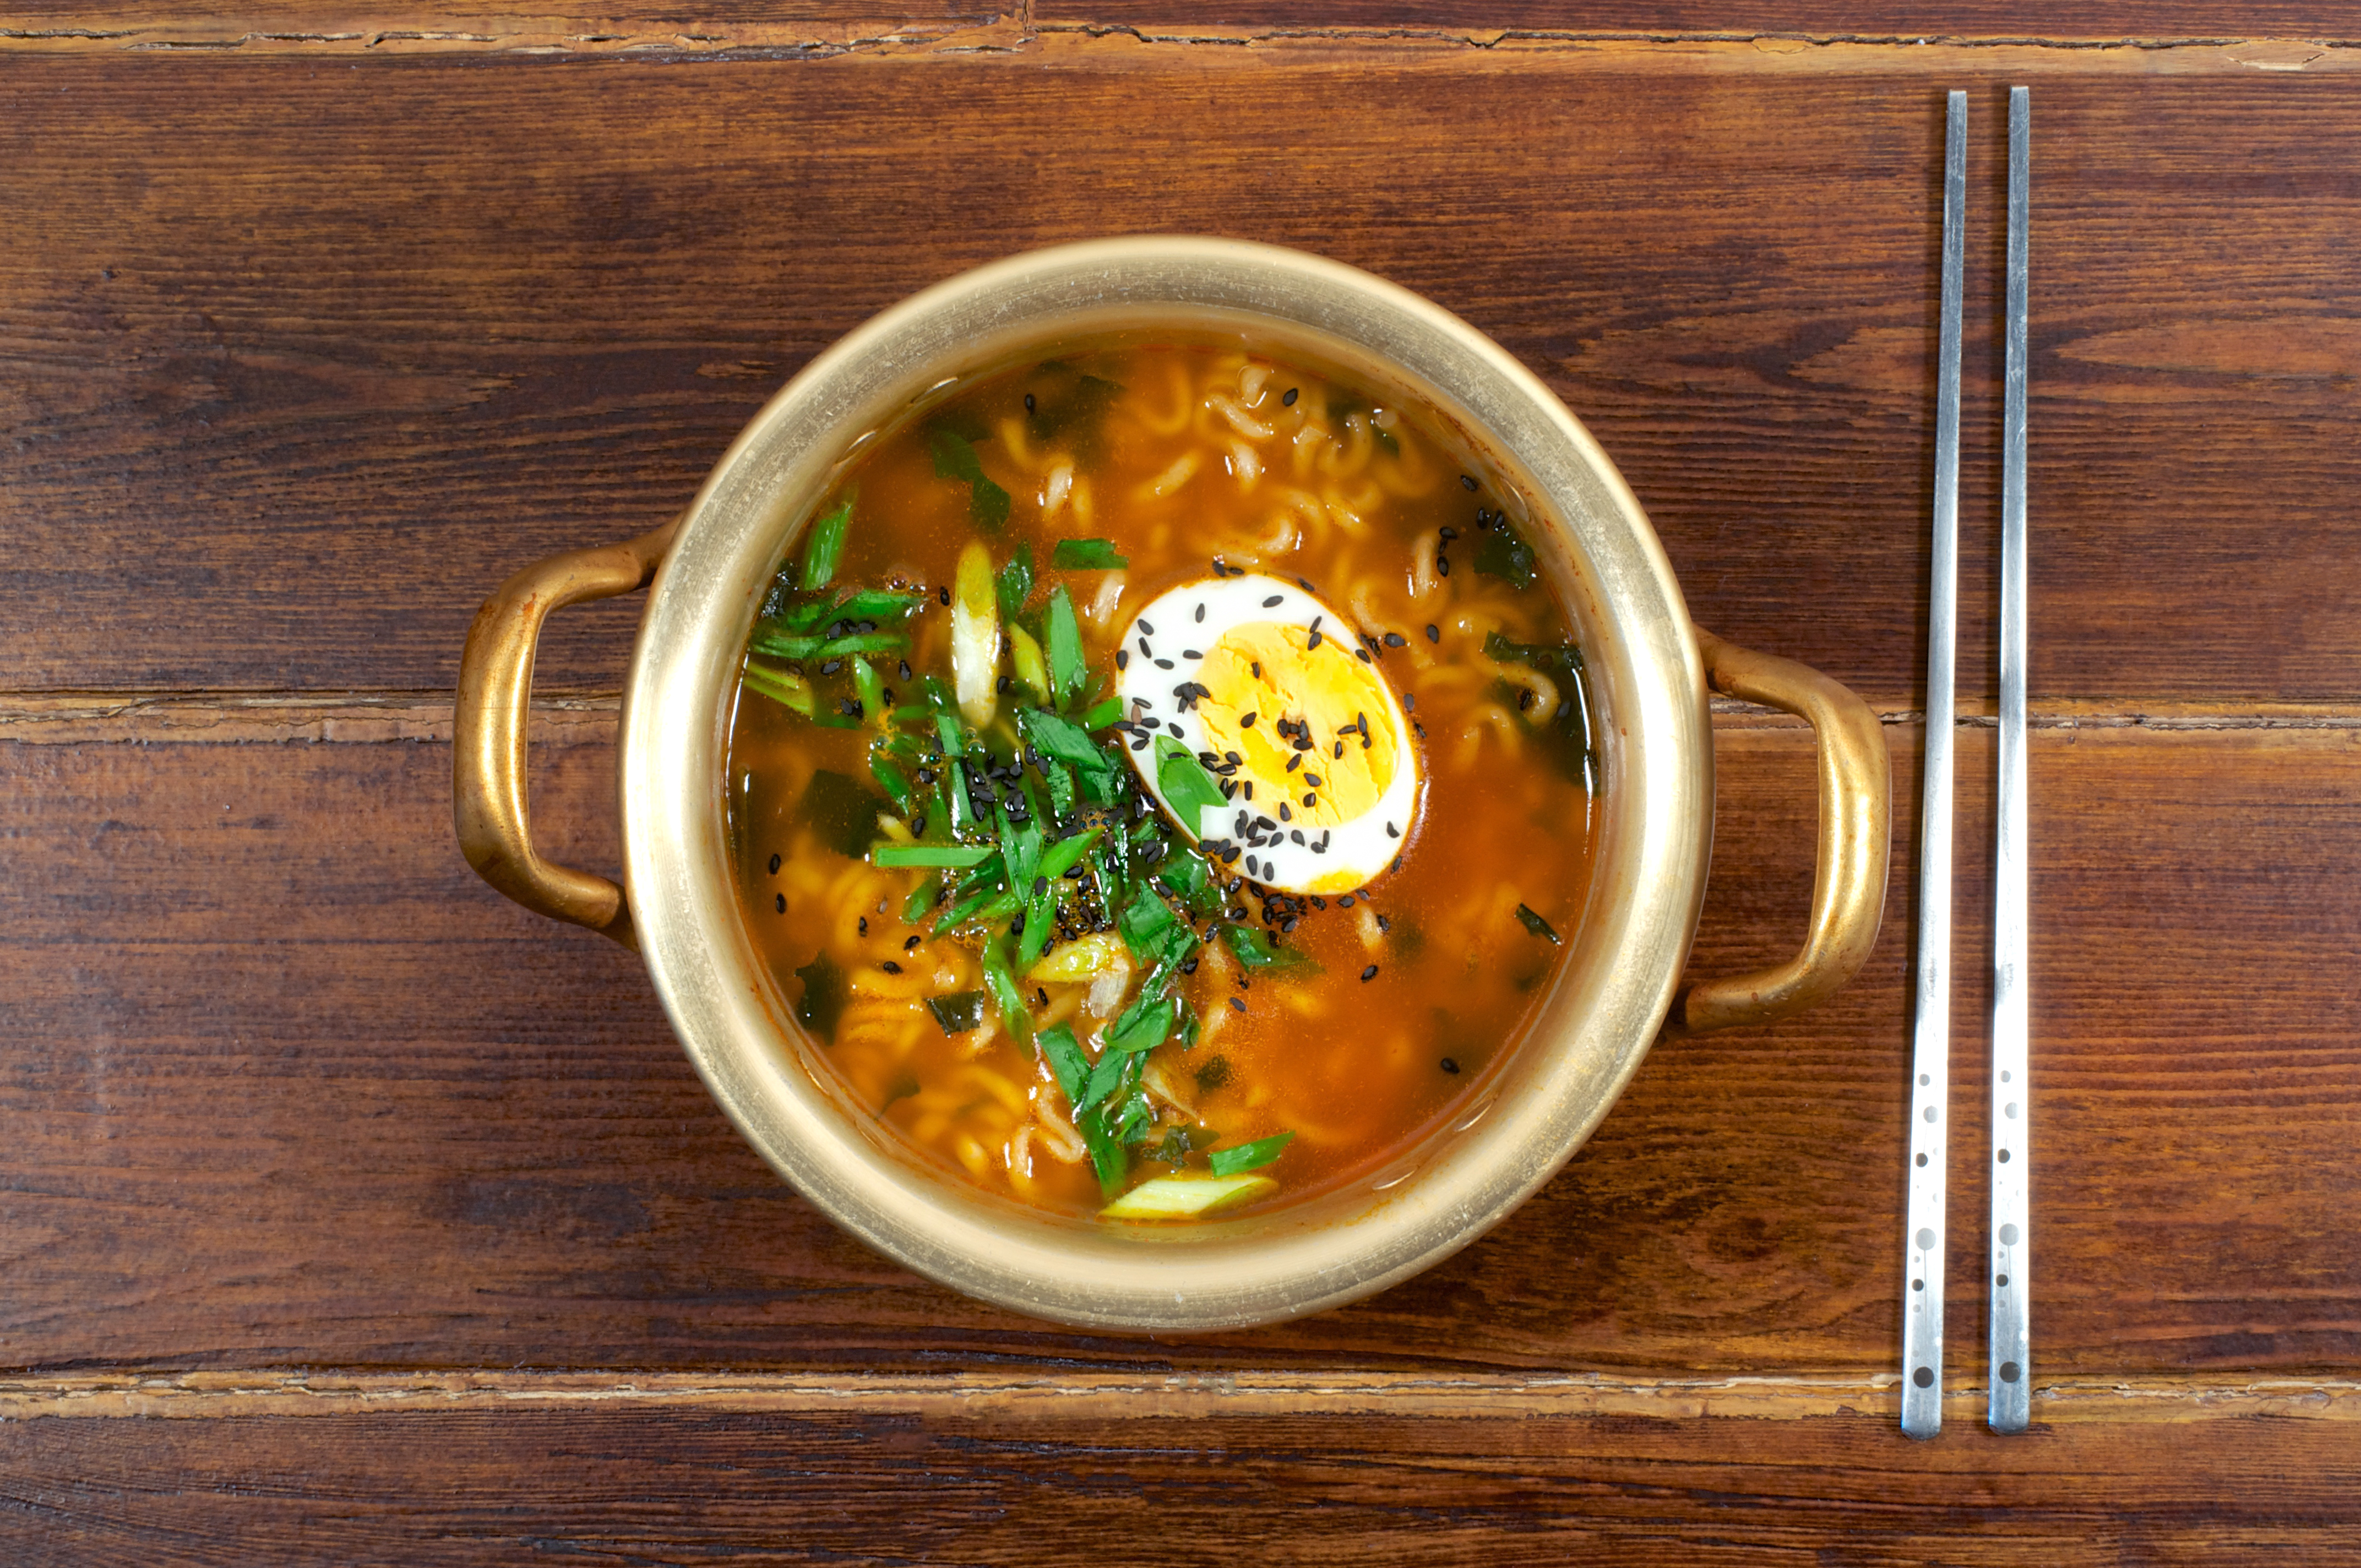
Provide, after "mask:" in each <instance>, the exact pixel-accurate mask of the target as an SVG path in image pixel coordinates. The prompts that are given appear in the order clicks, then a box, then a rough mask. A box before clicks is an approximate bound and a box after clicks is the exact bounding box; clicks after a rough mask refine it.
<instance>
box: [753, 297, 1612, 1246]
mask: <svg viewBox="0 0 2361 1568" xmlns="http://www.w3.org/2000/svg"><path fill="white" fill-rule="evenodd" d="M1531 533H1532V528H1531V526H1530V524H1529V523H1527V522H1524V521H1519V520H1518V519H1517V518H1516V517H1514V516H1512V515H1510V512H1509V510H1508V506H1507V505H1506V504H1504V491H1503V489H1502V488H1501V487H1500V486H1499V485H1498V484H1497V483H1496V482H1495V481H1494V480H1493V479H1491V478H1490V477H1488V474H1487V471H1486V470H1485V469H1484V468H1483V467H1481V466H1478V465H1477V464H1476V463H1475V462H1473V461H1471V460H1470V459H1469V458H1468V457H1466V455H1464V454H1463V453H1462V452H1461V451H1460V450H1459V449H1458V448H1456V447H1455V445H1454V444H1452V443H1451V442H1450V441H1449V440H1448V439H1446V437H1445V435H1444V425H1443V422H1442V421H1441V420H1440V419H1439V418H1437V417H1436V416H1435V415H1433V413H1432V412H1431V411H1427V410H1425V409H1423V408H1421V407H1414V406H1413V407H1405V406H1402V405H1401V404H1400V402H1399V401H1397V400H1389V399H1384V398H1378V397H1373V396H1371V395H1370V394H1368V393H1367V392H1366V391H1365V390H1363V389H1359V388H1357V387H1356V386H1355V385H1354V384H1353V383H1352V382H1351V381H1350V380H1349V379H1347V378H1345V377H1344V376H1343V375H1342V374H1340V373H1337V372H1334V371H1331V370H1327V369H1323V367H1320V366H1318V365H1316V364H1313V363H1310V362H1307V361H1305V360H1304V359H1302V358H1301V357H1300V356H1297V357H1294V358H1292V359H1279V358H1273V357H1270V356H1264V355H1260V354H1255V353H1250V352H1241V351H1239V350H1238V349H1237V348H1236V347H1235V346H1231V347H1226V348H1224V347H1221V346H1213V345H1191V344H1188V343H1172V342H1167V341H1153V342H1150V341H1121V340H1116V341H1102V342H1099V343H1095V344H1086V345H1068V346H1067V347H1066V349H1065V350H1064V351H1063V352H1062V353H1060V355H1059V356H1057V357H1055V358H1050V359H1046V360H1043V361H1039V362H1031V361H1028V362H1027V363H1025V364H1023V365H1022V366H1020V367H1016V368H1011V369H1005V370H1001V371H997V372H994V373H990V374H985V375H981V376H978V377H976V378H972V379H971V380H968V381H965V382H962V383H960V384H958V385H955V386H953V387H951V388H950V389H947V390H946V393H945V394H944V395H942V396H939V397H938V398H937V399H935V400H931V401H930V402H928V404H927V405H925V406H923V407H922V408H920V409H919V410H917V411H915V412H914V413H913V414H912V415H911V416H909V417H908V418H906V419H905V420H904V421H903V422H900V423H899V424H898V425H897V426H895V427H894V428H891V429H889V430H886V431H884V432H883V433H880V434H879V435H878V436H877V437H876V438H875V439H874V440H873V441H872V442H871V443H870V444H869V445H868V446H867V448H866V449H865V450H864V451H862V452H861V453H860V455H858V457H857V458H856V459H855V460H854V461H852V462H851V463H850V464H849V466H847V467H846V469H845V470H844V472H843V474H842V477H841V479H840V483H839V484H838V486H837V488H835V489H834V490H833V491H832V492H831V493H830V494H829V495H828V496H827V497H826V498H825V499H823V500H822V502H821V503H820V505H819V507H818V510H816V511H815V512H814V513H813V514H812V518H811V521H810V523H809V525H808V527H807V530H806V531H805V534H804V537H803V542H802V543H801V544H800V546H799V547H798V548H797V549H796V551H795V553H794V554H792V555H791V557H790V559H789V560H788V561H787V562H786V564H785V566H784V567H783V568H782V569H781V571H780V572H779V575H778V577H777V579H776V581H775V582H774V584H773V586H772V587H771V588H770V590H769V593H768V595H767V597H766V598H765V599H764V601H763V606H762V609H761V613H760V617H759V619H758V620H756V622H755V625H754V629H753V631H752V635H751V637H750V639H749V641H748V642H747V646H746V653H745V662H744V666H743V674H742V678H741V685H740V689H739V694H738V700H737V705H736V712H735V718H734V721H733V727H732V731H731V738H730V771H729V775H728V776H729V778H730V802H729V805H730V832H731V843H732V847H733V851H734V855H735V859H736V874H737V878H738V885H739V889H740V892H741V896H742V902H743V906H744V910H745V914H746V918H747V920H748V922H749V925H750V927H751V929H752V933H753V937H754V940H755V942H756V945H757V946H758V948H760V949H761V951H762V953H763V957H764V959H766V961H767V963H768V965H769V967H770V970H771V971H772V973H773V975H774V977H775V979H776V981H777V982H778V985H779V988H780V992H781V993H782V995H783V997H784V998H785V1001H786V1003H788V1004H789V1006H790V1007H791V1008H792V1011H793V1013H794V1014H795V1016H796V1019H797V1020H798V1021H799V1022H800V1024H801V1025H802V1027H803V1028H804V1029H805V1030H807V1032H808V1033H809V1035H810V1036H811V1037H812V1039H813V1040H814V1041H815V1042H816V1043H817V1044H818V1047H820V1048H819V1049H818V1051H816V1052H814V1053H813V1055H814V1056H815V1057H816V1058H820V1059H823V1060H824V1061H825V1062H826V1063H827V1064H828V1066H827V1068H825V1069H820V1070H832V1071H833V1072H834V1073H835V1074H836V1075H837V1077H838V1078H839V1079H840V1080H841V1087H842V1089H843V1090H844V1091H847V1092H848V1093H849V1095H850V1097H851V1100H853V1101H854V1102H857V1103H858V1104H859V1105H860V1106H862V1107H863V1108H865V1110H866V1111H867V1112H868V1113H870V1114H873V1115H874V1116H875V1117H876V1118H877V1119H878V1120H879V1122H881V1123H882V1124H884V1126H885V1127H887V1128H890V1129H891V1130H892V1132H893V1133H894V1134H895V1135H898V1136H899V1138H900V1139H901V1140H903V1141H904V1142H906V1145H907V1146H908V1147H909V1149H910V1150H912V1151H913V1152H914V1153H915V1154H916V1155H917V1157H919V1158H920V1159H922V1160H925V1161H929V1162H932V1163H934V1164H937V1165H939V1166H940V1167H942V1168H945V1169H947V1170H949V1171H952V1172H956V1173H958V1174H959V1175H961V1176H962V1177H964V1178H965V1179H968V1180H970V1181H972V1182H974V1183H976V1184H977V1185H979V1186H981V1187H983V1188H985V1189H987V1190H991V1191H994V1192H997V1193H1001V1194H1005V1195H1006V1196H1009V1197H1013V1198H1015V1199H1017V1200H1020V1201H1024V1202H1026V1203H1029V1204H1032V1205H1036V1206H1038V1207H1040V1208H1044V1209H1048V1210H1050V1211H1053V1212H1062V1213H1068V1214H1085V1215H1098V1216H1100V1217H1102V1218H1103V1219H1104V1220H1106V1221H1110V1222H1176V1221H1188V1220H1192V1219H1196V1218H1199V1217H1202V1216H1205V1215H1209V1214H1213V1213H1217V1212H1219V1213H1224V1214H1226V1213H1231V1212H1236V1211H1238V1210H1240V1209H1242V1208H1246V1207H1249V1206H1252V1205H1257V1204H1264V1205H1268V1204H1272V1203H1277V1202H1282V1201H1287V1200H1289V1199H1291V1198H1295V1197H1300V1196H1302V1195H1306V1194H1310V1193H1313V1192H1316V1191H1319V1190H1328V1189H1334V1187H1336V1186H1338V1185H1339V1184H1341V1183H1344V1182H1346V1181H1350V1180H1352V1179H1356V1178H1357V1177H1363V1176H1367V1175H1369V1174H1374V1173H1376V1172H1377V1171H1378V1170H1379V1169H1381V1168H1382V1167H1383V1165H1384V1163H1385V1162H1386V1161H1387V1159H1388V1158H1389V1155H1391V1156H1397V1157H1398V1156H1399V1154H1400V1151H1402V1150H1403V1149H1405V1148H1406V1147H1407V1146H1409V1145H1411V1143H1413V1142H1415V1141H1416V1140H1417V1139H1418V1138H1419V1137H1420V1136H1421V1135H1423V1134H1425V1133H1426V1132H1428V1131H1430V1130H1431V1129H1433V1128H1434V1127H1436V1126H1437V1125H1438V1124H1440V1123H1441V1122H1442V1121H1444V1119H1446V1118H1449V1117H1451V1116H1452V1115H1453V1114H1454V1113H1455V1112H1458V1111H1462V1110H1464V1102H1466V1101H1468V1100H1469V1099H1470V1098H1471V1097H1472V1095H1473V1094H1474V1093H1476V1092H1477V1087H1478V1085H1479V1083H1480V1081H1481V1080H1483V1079H1484V1077H1485V1075H1486V1073H1487V1070H1488V1069H1490V1068H1492V1067H1493V1066H1494V1065H1495V1064H1496V1062H1497V1061H1498V1059H1499V1058H1500V1057H1501V1056H1502V1055H1503V1053H1505V1052H1506V1051H1507V1050H1509V1049H1510V1048H1511V1047H1512V1046H1513V1043H1514V1042H1515V1041H1516V1039H1517V1038H1518V1036H1519V1034H1520V1031H1521V1027H1522V1026H1523V1025H1524V1023H1525V1022H1526V1020H1527V1019H1528V1017H1529V1015H1530V1014H1532V1012H1533V1010H1534V1009H1535V1008H1536V1007H1537V1006H1538V1004H1539V1003H1540V1000H1541V997H1542V995H1543V992H1544V991H1545V990H1546V988H1547V982H1548V981H1549V979H1550V976H1551V974H1552V973H1553V971H1554V968H1555V965H1556V963H1557V961H1558V959H1559V958H1560V957H1561V956H1562V955H1563V953H1564V952H1565V947H1564V945H1563V944H1564V943H1565V941H1566V940H1567V939H1569V938H1571V937H1572V935H1573V930H1574V925H1575V922H1576V920H1577V918H1578V917H1579V913H1580V911H1581V909H1582V907H1583V905H1584V901H1585V898H1586V895H1587V890H1588V881H1589V874H1590V858H1591V849H1592V832H1591V824H1592V815H1593V814H1592V811H1591V803H1592V792H1593V788H1594V781H1595V777H1596V774H1595V772H1594V768H1595V759H1594V756H1593V751H1592V748H1591V742H1590V734H1591V730H1590V725H1591V715H1590V713H1589V712H1588V709H1587V699H1586V696H1585V693H1584V689H1583V677H1582V670H1583V662H1582V655H1581V653H1580V652H1579V651H1578V650H1577V648H1576V645H1575V642H1574V640H1573V637H1572V634H1571V632H1570V630H1569V626H1568V620H1567V617H1566V614H1565V609H1564V607H1563V606H1562V605H1560V604H1559V603H1558V601H1557V600H1556V598H1554V595H1553V593H1552V590H1551V588H1550V587H1549V586H1548V584H1547V582H1546V581H1545V579H1544V577H1543V575H1542V573H1541V572H1540V571H1539V570H1538V569H1537V564H1536V561H1535V558H1534V554H1533V550H1532V545H1531V543H1530V542H1529V540H1530V535H1531Z"/></svg>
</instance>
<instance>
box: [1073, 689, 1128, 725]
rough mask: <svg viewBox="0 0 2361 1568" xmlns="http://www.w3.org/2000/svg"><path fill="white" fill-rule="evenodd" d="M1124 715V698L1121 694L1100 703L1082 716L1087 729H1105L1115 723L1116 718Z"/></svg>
mask: <svg viewBox="0 0 2361 1568" xmlns="http://www.w3.org/2000/svg"><path fill="white" fill-rule="evenodd" d="M1122 717H1123V698H1121V697H1119V696H1111V697H1109V698H1107V699H1106V700H1105V701H1104V702H1103V703H1101V704H1099V705H1098V706H1097V707H1093V708H1092V709H1091V710H1090V711H1089V712H1088V713H1085V714H1083V715H1082V728H1083V729H1105V728H1106V727H1107V726H1108V725H1110V724H1113V723H1114V722H1115V720H1116V719H1118V718H1122Z"/></svg>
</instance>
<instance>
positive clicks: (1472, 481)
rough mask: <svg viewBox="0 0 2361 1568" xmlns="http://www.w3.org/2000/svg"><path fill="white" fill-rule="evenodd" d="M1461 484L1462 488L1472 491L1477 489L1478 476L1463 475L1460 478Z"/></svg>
mask: <svg viewBox="0 0 2361 1568" xmlns="http://www.w3.org/2000/svg"><path fill="white" fill-rule="evenodd" d="M1459 482H1460V484H1461V485H1462V486H1464V487H1466V488H1468V489H1471V490H1472V489H1474V488H1476V476H1475V475H1473V474H1462V475H1460V476H1459Z"/></svg>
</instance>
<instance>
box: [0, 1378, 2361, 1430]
mask: <svg viewBox="0 0 2361 1568" xmlns="http://www.w3.org/2000/svg"><path fill="white" fill-rule="evenodd" d="M1897 1383H1898V1379H1897V1378H1896V1376H1894V1375H1893V1374H1891V1373H1880V1374H1874V1375H1870V1374H1864V1375H1861V1376H1850V1377H1845V1376H1828V1377H1800V1376H1799V1377H1700V1378H1679V1379H1663V1378H1645V1379H1643V1378H1629V1377H1616V1376H1606V1375H1602V1374H1596V1373H1583V1374H1547V1373H1535V1374H1527V1375H1522V1376H1514V1375H1491V1376H1431V1375H1422V1374H1416V1373H1357V1372H1347V1373H1333V1374H1309V1375H1307V1374H1301V1373H1284V1372H1256V1371H1243V1372H1234V1373H1198V1374H1173V1375H1167V1376H1140V1375H1137V1374H1108V1373H1073V1374H1069V1373H1060V1374H1056V1375H1038V1376H1024V1375H1005V1374H994V1373H954V1374H949V1375H945V1376H874V1375H849V1376H818V1375H807V1374H806V1375H798V1374H767V1375H765V1374H755V1375H746V1374H730V1373H663V1374H644V1373H640V1374H633V1373H620V1372H603V1373H602V1372H548V1373H538V1372H494V1371H448V1372H416V1373H401V1372H378V1373H338V1372H323V1371H303V1372H294V1371H279V1372H262V1371H258V1372H203V1373H182V1374H177V1375H153V1374H140V1373H120V1374H92V1375H84V1376H72V1377H57V1378H45V1377H23V1376H20V1377H16V1378H9V1379H0V1420H33V1419H36V1418H41V1417H49V1418H57V1417H66V1418H79V1419H101V1420H104V1419H121V1418H126V1417H141V1418H149V1419H155V1418H162V1419H168V1420H169V1419H191V1420H221V1419H227V1418H241V1417H253V1416H336V1415H356V1414H363V1413H379V1412H399V1411H412V1412H433V1411H451V1410H485V1409H558V1410H562V1409H586V1408H592V1407H614V1406H618V1405H622V1406H636V1407H642V1408H648V1409H657V1410H693V1409H705V1410H717V1409H719V1410H739V1411H773V1412H779V1413H785V1414H807V1415H824V1414H837V1413H846V1414H862V1413H874V1414H888V1413H891V1414H909V1415H918V1416H935V1417H942V1418H956V1419H972V1418H977V1417H985V1416H989V1417H992V1418H994V1419H1000V1420H1010V1419H1023V1418H1028V1417H1030V1418H1037V1419H1060V1418H1068V1419H1096V1420H1108V1419H1115V1420H1125V1419H1167V1418H1172V1417H1184V1418H1205V1417H1230V1418H1235V1417H1256V1416H1305V1415H1374V1416H1384V1417H1403V1418H1410V1417H1427V1418H1459V1419H1468V1418H1479V1419H1480V1418H1490V1419H1511V1420H1531V1419H1540V1418H1555V1419H1569V1418H1571V1419H1579V1418H1586V1417H1600V1416H1609V1417H1613V1416H1642V1417H1648V1418H1653V1419H1657V1420H1705V1419H1723V1420H1802V1419H1806V1418H1811V1417H1827V1416H1844V1415H1853V1416H1861V1417H1874V1418H1876V1419H1877V1420H1882V1421H1883V1420H1891V1419H1892V1418H1893V1416H1894V1412H1895V1411H1896V1410H1898V1409H1900V1399H1901V1395H1900V1391H1899V1388H1898V1387H1897ZM2033 1400H2034V1420H2035V1421H2036V1422H2037V1423H2039V1424H2045V1425H2054V1424H2062V1423H2068V1422H2076V1423H2081V1422H2113V1423H2123V1422H2127V1421H2139V1422H2185V1421H2195V1420H2235V1419H2247V1418H2254V1417H2262V1416H2271V1417H2279V1418H2301V1419H2309V1420H2334V1421H2355V1420H2361V1381H2354V1380H2347V1379H2324V1378H2254V1379H2248V1380H2245V1381H2220V1382H2213V1381H2206V1380H2203V1379H2200V1378H2195V1377H2139V1378H2127V1379H2124V1380H2122V1381H2117V1382H2103V1381H2097V1380H2081V1381H2073V1380H2070V1381H2064V1382H2059V1383H2054V1384H2051V1385H2048V1386H2047V1387H2041V1388H2038V1389H2036V1390H2035V1392H2034V1396H2033ZM1982 1401H1983V1391H1982V1388H1981V1387H1969V1386H1966V1385H1961V1386H1960V1387H1953V1388H1949V1389H1948V1390H1947V1391H1946V1393H1945V1396H1944V1402H1945V1403H1946V1404H1948V1405H1952V1406H1954V1407H1956V1408H1957V1409H1958V1411H1959V1415H1960V1419H1961V1420H1972V1419H1974V1417H1975V1415H1976V1414H1977V1413H1978V1410H1979V1409H1980V1407H1981V1406H1982Z"/></svg>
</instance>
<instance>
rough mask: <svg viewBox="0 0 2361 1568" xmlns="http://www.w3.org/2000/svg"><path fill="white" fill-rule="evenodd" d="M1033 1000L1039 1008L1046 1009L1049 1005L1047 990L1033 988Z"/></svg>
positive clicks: (1045, 988)
mask: <svg viewBox="0 0 2361 1568" xmlns="http://www.w3.org/2000/svg"><path fill="white" fill-rule="evenodd" d="M1033 1000H1034V1001H1035V1002H1037V1003H1039V1004H1040V1005H1041V1006H1043V1007H1045V1008H1046V1007H1048V1006H1049V990H1048V988H1047V987H1044V986H1038V985H1037V986H1035V987H1034V988H1033Z"/></svg>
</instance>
